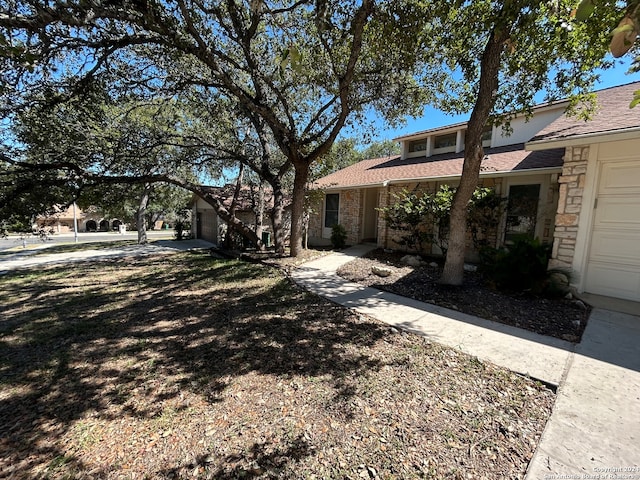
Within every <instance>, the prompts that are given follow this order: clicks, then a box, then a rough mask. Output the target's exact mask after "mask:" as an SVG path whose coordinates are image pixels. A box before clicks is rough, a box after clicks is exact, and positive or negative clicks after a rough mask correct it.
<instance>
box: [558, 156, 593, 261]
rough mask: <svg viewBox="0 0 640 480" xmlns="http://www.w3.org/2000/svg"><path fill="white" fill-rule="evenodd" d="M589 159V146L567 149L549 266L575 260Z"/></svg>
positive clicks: (559, 180) (560, 182)
mask: <svg viewBox="0 0 640 480" xmlns="http://www.w3.org/2000/svg"><path fill="white" fill-rule="evenodd" d="M588 159H589V147H588V146H581V147H567V149H566V151H565V156H564V166H563V168H562V175H561V176H560V178H559V179H558V183H559V184H560V189H559V197H558V210H557V213H556V218H555V231H554V233H553V251H552V253H551V261H550V262H549V267H550V268H557V267H571V265H572V264H573V257H574V254H575V248H576V237H577V235H578V222H579V221H580V212H581V210H582V195H583V192H584V186H585V182H586V174H587V161H588Z"/></svg>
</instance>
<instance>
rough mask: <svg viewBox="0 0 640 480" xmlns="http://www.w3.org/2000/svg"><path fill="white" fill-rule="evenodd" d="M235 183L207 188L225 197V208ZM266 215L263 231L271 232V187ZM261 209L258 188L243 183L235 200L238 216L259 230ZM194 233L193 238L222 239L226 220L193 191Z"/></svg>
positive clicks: (266, 190)
mask: <svg viewBox="0 0 640 480" xmlns="http://www.w3.org/2000/svg"><path fill="white" fill-rule="evenodd" d="M235 188H236V187H235V185H232V184H227V185H225V186H223V187H204V189H205V191H207V192H210V193H212V194H214V195H217V196H219V197H220V199H221V200H222V203H223V205H224V206H225V208H227V209H229V208H231V202H232V200H233V196H234V192H235ZM264 208H265V210H264V216H263V219H262V232H271V231H272V230H273V229H272V227H271V218H270V217H269V214H268V212H269V210H270V209H271V208H273V195H272V193H271V191H270V190H269V189H265V194H264ZM257 210H258V189H257V188H252V187H249V186H247V185H244V186H243V187H242V188H241V190H240V195H239V198H238V202H237V204H236V212H235V215H236V217H237V218H238V219H239V220H241V221H242V222H243V223H245V224H246V225H248V226H250V227H253V230H254V231H255V230H256V226H257V225H256V211H257ZM191 211H192V219H191V233H192V235H193V237H194V238H201V239H203V240H207V241H209V242H212V243H216V244H217V243H220V242H221V241H222V240H223V238H224V233H225V232H226V228H227V224H226V222H225V221H224V220H222V219H221V218H220V217H218V215H217V214H216V212H215V210H214V209H213V207H212V206H211V205H209V204H208V203H207V202H206V201H204V200H203V199H202V198H200V197H199V196H198V195H195V194H194V195H193V197H192V200H191Z"/></svg>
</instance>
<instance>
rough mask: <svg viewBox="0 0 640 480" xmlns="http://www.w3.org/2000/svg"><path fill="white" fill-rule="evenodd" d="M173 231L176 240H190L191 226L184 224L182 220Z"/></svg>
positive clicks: (177, 222)
mask: <svg viewBox="0 0 640 480" xmlns="http://www.w3.org/2000/svg"><path fill="white" fill-rule="evenodd" d="M173 230H174V235H175V237H176V240H182V239H183V238H189V237H190V236H191V225H190V224H189V223H188V222H183V221H182V220H178V221H176V225H175V227H174V229H173Z"/></svg>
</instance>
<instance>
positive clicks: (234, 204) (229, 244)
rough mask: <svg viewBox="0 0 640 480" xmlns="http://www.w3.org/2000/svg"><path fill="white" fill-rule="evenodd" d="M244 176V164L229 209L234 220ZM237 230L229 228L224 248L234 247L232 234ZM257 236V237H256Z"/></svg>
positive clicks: (241, 165) (241, 166)
mask: <svg viewBox="0 0 640 480" xmlns="http://www.w3.org/2000/svg"><path fill="white" fill-rule="evenodd" d="M243 176H244V164H243V163H241V164H240V170H239V172H238V179H237V180H236V188H235V190H234V191H233V198H232V199H231V206H230V207H229V215H231V217H232V218H236V208H237V207H238V199H239V198H240V191H241V190H242V177H243ZM234 231H235V230H234V229H233V228H227V233H226V235H225V237H224V247H225V248H227V249H230V248H231V247H232V241H231V240H232V237H231V233H232V232H234ZM256 236H257V235H256Z"/></svg>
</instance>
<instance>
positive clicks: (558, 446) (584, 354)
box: [292, 245, 640, 480]
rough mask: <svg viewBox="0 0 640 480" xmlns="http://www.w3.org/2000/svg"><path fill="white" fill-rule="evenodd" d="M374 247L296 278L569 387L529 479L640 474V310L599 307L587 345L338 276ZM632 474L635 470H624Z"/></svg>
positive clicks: (327, 260) (315, 264)
mask: <svg viewBox="0 0 640 480" xmlns="http://www.w3.org/2000/svg"><path fill="white" fill-rule="evenodd" d="M373 248H375V247H374V246H369V245H358V246H356V247H352V248H350V249H347V250H345V251H344V252H342V253H336V254H332V255H329V256H326V257H322V258H320V259H317V260H314V261H312V262H308V263H305V264H304V265H302V266H301V267H299V268H298V269H297V270H295V271H294V272H293V273H292V277H293V279H294V280H295V281H296V282H297V283H298V284H299V285H301V286H303V287H305V288H307V289H308V290H310V291H312V292H314V293H317V294H319V295H322V296H324V297H326V298H329V299H331V300H333V301H335V302H336V303H339V304H341V305H344V306H347V307H350V308H353V309H354V310H356V311H358V312H361V313H364V314H367V315H370V316H372V317H375V318H377V319H379V320H382V321H384V322H386V323H388V324H390V325H394V326H398V327H400V328H404V329H407V330H410V331H413V332H416V333H419V334H422V335H425V336H427V337H428V338H430V339H432V340H433V341H434V342H438V343H440V344H444V345H448V346H451V347H453V348H456V349H459V350H462V351H464V352H466V353H468V354H470V355H474V356H476V357H478V358H480V359H482V360H485V361H489V362H492V363H494V364H496V365H500V366H502V367H505V368H508V369H510V370H512V371H516V372H519V373H523V374H527V375H530V376H531V377H533V378H536V379H538V380H541V381H543V382H546V383H548V384H551V385H556V386H559V390H558V397H557V400H556V404H555V407H554V410H553V413H552V415H551V418H550V419H549V422H548V423H547V427H546V429H545V432H544V434H543V436H542V439H541V441H540V444H539V446H538V449H537V451H536V453H535V455H534V458H533V459H532V461H531V463H530V465H529V470H528V472H527V476H526V478H527V479H528V480H534V479H535V480H537V479H540V480H543V479H552V478H598V477H597V475H601V476H600V477H599V478H635V479H638V480H640V467H639V466H640V316H633V315H627V314H623V313H615V312H613V311H609V310H602V309H597V308H596V309H594V310H593V313H592V315H591V318H590V320H589V323H588V326H587V329H586V330H585V332H584V335H583V338H582V342H581V343H580V344H579V345H577V346H574V345H573V344H571V343H568V342H564V341H562V340H558V339H555V338H551V337H546V336H543V335H537V334H535V333H531V332H529V331H526V330H522V329H519V328H515V327H510V326H506V325H502V324H499V323H495V322H491V321H488V320H483V319H479V318H476V317H473V316H470V315H466V314H463V313H460V312H457V311H454V310H448V309H445V308H441V307H437V306H434V305H429V304H426V303H423V302H418V301H416V300H411V299H407V298H404V297H401V296H398V295H394V294H391V293H386V292H381V291H379V290H376V289H373V288H366V287H363V286H361V285H358V284H355V283H350V282H347V281H345V280H344V279H342V278H340V277H338V276H337V275H336V274H335V272H336V270H337V268H339V267H340V266H341V265H343V264H345V263H347V262H349V261H351V260H353V259H354V258H355V257H358V256H361V255H364V254H365V253H366V252H367V251H369V250H371V249H373ZM638 307H639V308H638V315H640V305H638ZM624 468H629V469H630V470H629V471H627V472H624V471H621V470H618V471H617V473H616V470H615V469H624ZM633 468H636V470H633ZM607 469H608V470H607ZM624 473H626V474H631V475H634V476H632V477H628V476H627V477H622V476H619V477H615V475H616V474H618V475H620V474H624ZM589 475H593V476H592V477H589Z"/></svg>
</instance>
